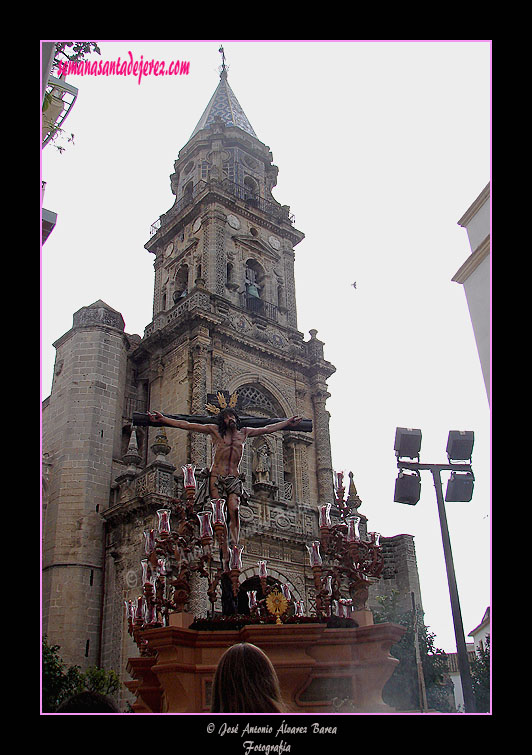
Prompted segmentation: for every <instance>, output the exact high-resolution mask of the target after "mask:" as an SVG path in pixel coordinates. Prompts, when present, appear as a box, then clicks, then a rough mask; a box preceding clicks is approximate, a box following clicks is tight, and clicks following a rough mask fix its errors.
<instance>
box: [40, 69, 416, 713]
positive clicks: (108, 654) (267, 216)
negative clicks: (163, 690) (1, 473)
mask: <svg viewBox="0 0 532 755" xmlns="http://www.w3.org/2000/svg"><path fill="white" fill-rule="evenodd" d="M222 85H224V86H225V85H226V80H224V78H223V76H222V78H221V82H220V87H222ZM231 94H232V93H231ZM218 95H219V97H221V96H222V95H223V91H222V92H221V94H220V93H218ZM232 96H233V97H234V95H232ZM215 99H216V98H213V100H215ZM218 100H219V98H218ZM211 115H212V114H210V113H207V114H204V116H203V121H204V122H205V123H208V124H209V125H208V126H206V127H205V128H203V127H202V128H199V129H196V130H195V132H194V135H193V136H192V138H191V139H190V140H189V142H188V143H187V145H185V147H184V148H183V149H182V150H181V152H180V153H179V156H178V159H177V160H176V162H175V164H174V173H173V174H172V176H171V177H170V180H171V187H172V191H173V193H174V194H175V197H176V199H175V203H174V205H173V207H172V208H171V209H170V210H169V211H168V212H167V213H166V214H164V215H162V216H161V218H160V219H159V221H158V223H157V224H155V227H154V229H153V230H154V233H153V234H152V236H151V238H150V240H149V241H148V242H147V243H146V249H147V250H148V252H150V253H152V254H153V255H154V270H155V283H154V297H153V319H152V322H151V323H150V324H149V325H148V326H147V327H146V329H145V332H144V336H143V337H142V338H140V337H139V336H137V335H128V334H126V333H124V323H123V319H122V317H121V315H120V314H119V313H117V312H115V311H114V310H112V309H111V307H109V306H108V305H106V304H105V303H103V302H101V301H100V302H95V303H94V304H93V305H91V306H88V307H83V308H82V309H80V310H79V312H77V313H76V314H75V315H74V322H73V327H72V329H71V330H70V331H69V332H68V333H66V334H65V335H64V336H63V337H62V338H60V339H59V340H58V341H57V342H56V344H55V346H56V348H57V358H56V364H55V375H54V382H53V387H52V393H51V395H50V397H49V398H48V399H47V400H46V401H45V403H44V415H43V416H44V420H43V450H44V453H45V474H44V475H43V487H44V493H43V512H44V518H43V522H44V526H43V534H44V542H43V568H44V573H43V609H44V612H43V622H44V630H43V631H44V632H45V633H46V634H47V635H48V637H49V640H50V641H51V642H53V643H57V644H59V645H60V646H61V653H62V656H63V659H64V660H65V661H66V662H67V663H75V664H79V665H80V666H82V667H84V666H87V665H95V664H96V665H100V666H103V667H105V668H112V669H114V670H116V671H117V672H119V674H120V675H121V677H122V679H124V680H126V679H127V678H128V675H127V671H126V667H127V659H128V658H129V657H131V656H133V655H136V647H135V646H134V644H133V642H132V640H131V638H130V637H129V636H128V634H127V631H126V629H127V628H126V620H125V615H124V600H128V599H134V598H136V597H137V596H138V595H139V593H140V590H141V585H140V574H141V567H140V559H141V558H142V557H143V550H142V543H143V531H144V530H146V529H150V528H152V527H154V526H155V523H156V511H157V509H158V508H161V507H162V506H169V507H170V508H172V507H174V506H176V505H178V504H177V503H176V501H178V500H179V499H180V498H181V497H182V495H183V475H182V471H181V467H182V466H183V465H184V464H186V463H192V464H194V465H195V466H196V467H197V468H198V469H201V468H203V467H206V466H209V465H210V463H211V448H210V441H209V440H208V438H207V436H205V435H201V434H188V433H185V432H183V431H181V430H177V429H174V428H166V436H167V442H161V439H160V438H158V439H157V441H158V442H157V443H154V442H155V440H156V437H157V435H158V434H159V435H160V432H159V431H158V430H157V428H153V427H144V428H136V429H135V431H133V427H132V424H131V417H132V413H133V411H145V410H146V409H147V408H151V409H158V410H159V411H162V412H166V413H170V414H205V406H206V403H207V394H209V393H214V392H216V391H217V390H220V389H225V390H228V391H230V392H233V391H238V393H239V396H240V400H241V404H242V406H243V409H244V411H245V413H246V414H250V415H251V414H252V415H256V416H263V417H290V416H292V415H296V414H297V415H301V416H304V417H307V418H310V419H312V422H313V428H314V430H313V432H312V433H301V432H294V431H290V432H286V431H285V432H281V433H275V434H272V435H266V436H260V437H257V438H254V439H252V441H253V442H251V441H250V442H249V443H248V444H247V447H246V449H245V452H244V457H243V459H242V463H241V471H242V472H244V473H245V475H246V488H247V490H248V492H249V493H250V499H249V504H248V505H245V506H241V510H240V514H241V525H242V527H241V542H242V543H243V545H244V553H243V565H244V570H243V574H242V577H241V582H244V581H245V580H251V579H253V578H254V576H255V575H256V574H257V561H258V560H259V559H266V560H267V562H268V573H269V575H270V578H272V579H278V580H279V581H281V582H284V583H287V584H288V585H289V586H290V589H291V591H292V594H293V596H294V598H296V599H298V600H303V601H305V603H306V605H307V609H308V610H312V606H313V601H314V597H313V596H314V585H313V579H312V572H311V570H310V568H309V566H308V556H307V550H306V543H307V542H309V541H310V540H312V539H315V538H316V537H317V534H318V529H317V507H318V505H319V504H322V503H329V502H333V501H334V487H333V467H332V459H331V446H330V438H329V413H328V411H327V409H326V401H327V398H328V397H329V393H328V391H327V380H328V378H329V377H330V376H331V375H332V374H333V372H334V367H333V366H332V365H331V364H330V363H329V362H328V361H327V360H326V359H325V357H324V344H323V343H322V342H321V341H320V340H318V338H317V331H315V330H312V331H310V338H309V339H308V340H305V338H304V335H303V334H302V333H301V332H299V331H298V329H297V309H296V298H295V281H294V258H295V253H294V247H295V246H296V245H297V244H298V243H299V242H300V241H301V240H302V239H303V238H304V236H303V234H302V233H301V232H300V231H298V230H297V229H296V228H295V226H294V224H293V218H292V217H291V216H290V213H289V208H288V207H286V206H281V205H279V203H277V202H276V201H275V199H274V198H273V196H272V194H271V189H272V188H273V186H274V185H275V180H276V176H277V168H276V166H275V165H273V163H272V159H273V158H272V155H271V152H270V151H269V148H268V147H266V146H265V145H264V144H262V143H261V142H259V141H258V139H257V138H256V137H255V136H254V134H253V132H252V130H251V131H250V130H249V129H247V128H246V129H243V128H242V127H241V126H240V127H238V126H236V125H234V124H233V123H231V122H230V120H229V121H228V120H227V119H226V120H224V119H223V118H221V117H219V116H213V117H211ZM398 538H399V540H398V541H396V539H394V538H389V539H387V540H388V541H389V543H388V545H387V546H386V547H387V548H388V552H389V554H390V559H391V561H390V565H389V567H390V568H389V569H388V582H387V584H388V585H390V586H391V585H392V584H397V585H399V586H400V589H401V590H403V591H405V590H406V591H408V596H409V591H410V589H413V588H412V585H414V583H415V577H417V570H416V568H415V554H413V544H412V543H411V539H410V541H408V542H407V540H408V538H409V536H398ZM401 538H403V539H404V538H406V539H407V540H402V539H401ZM392 541H393V542H392ZM410 545H412V547H411V548H410ZM409 548H410V550H409ZM412 554H413V555H412ZM399 561H400V562H401V563H402V564H406V565H407V566H406V571H405V569H403V567H401V568H398V567H396V566H393V564H395V563H399ZM392 562H393V563H392ZM403 572H405V573H406V575H407V578H406V581H405V580H403V579H402V576H401V575H402V574H403ZM401 580H402V581H401ZM248 589H249V588H248ZM416 590H417V593H418V594H417V597H418V603H419V602H420V600H419V584H417V586H416ZM204 591H205V586H204V585H202V584H201V580H199V581H198V585H197V590H196V591H195V593H194V597H193V600H192V601H191V603H193V605H190V606H189V607H188V609H189V611H191V612H193V613H194V614H195V615H205V614H206V611H207V610H208V608H209V604H208V601H207V600H206V596H205V593H204ZM128 694H129V693H127V692H125V693H124V699H123V704H124V705H125V703H126V702H127V700H128V699H130V698H128V697H127V696H128Z"/></svg>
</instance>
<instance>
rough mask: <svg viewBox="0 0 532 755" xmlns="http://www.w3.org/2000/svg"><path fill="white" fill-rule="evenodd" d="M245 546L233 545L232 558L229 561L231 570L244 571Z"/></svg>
mask: <svg viewBox="0 0 532 755" xmlns="http://www.w3.org/2000/svg"><path fill="white" fill-rule="evenodd" d="M243 550H244V546H243V545H233V547H232V548H231V558H230V561H229V568H230V569H242V551H243Z"/></svg>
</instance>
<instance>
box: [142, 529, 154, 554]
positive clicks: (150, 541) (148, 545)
mask: <svg viewBox="0 0 532 755" xmlns="http://www.w3.org/2000/svg"><path fill="white" fill-rule="evenodd" d="M154 550H155V530H145V531H144V552H145V554H146V555H147V556H149V555H150V553H153V551H154Z"/></svg>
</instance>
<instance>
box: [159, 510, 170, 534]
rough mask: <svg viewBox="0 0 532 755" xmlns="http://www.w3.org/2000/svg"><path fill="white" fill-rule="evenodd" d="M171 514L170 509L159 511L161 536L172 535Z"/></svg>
mask: <svg viewBox="0 0 532 755" xmlns="http://www.w3.org/2000/svg"><path fill="white" fill-rule="evenodd" d="M170 513H171V512H170V510H169V509H159V510H158V511H157V516H158V517H159V525H158V529H159V535H169V534H170Z"/></svg>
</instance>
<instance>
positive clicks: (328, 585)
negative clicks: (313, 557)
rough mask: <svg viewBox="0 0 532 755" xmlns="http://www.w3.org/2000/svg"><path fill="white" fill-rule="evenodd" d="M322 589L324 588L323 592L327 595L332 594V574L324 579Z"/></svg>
mask: <svg viewBox="0 0 532 755" xmlns="http://www.w3.org/2000/svg"><path fill="white" fill-rule="evenodd" d="M324 589H325V592H326V593H327V595H332V593H333V591H332V576H329V577H327V579H326V580H325V588H324Z"/></svg>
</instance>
